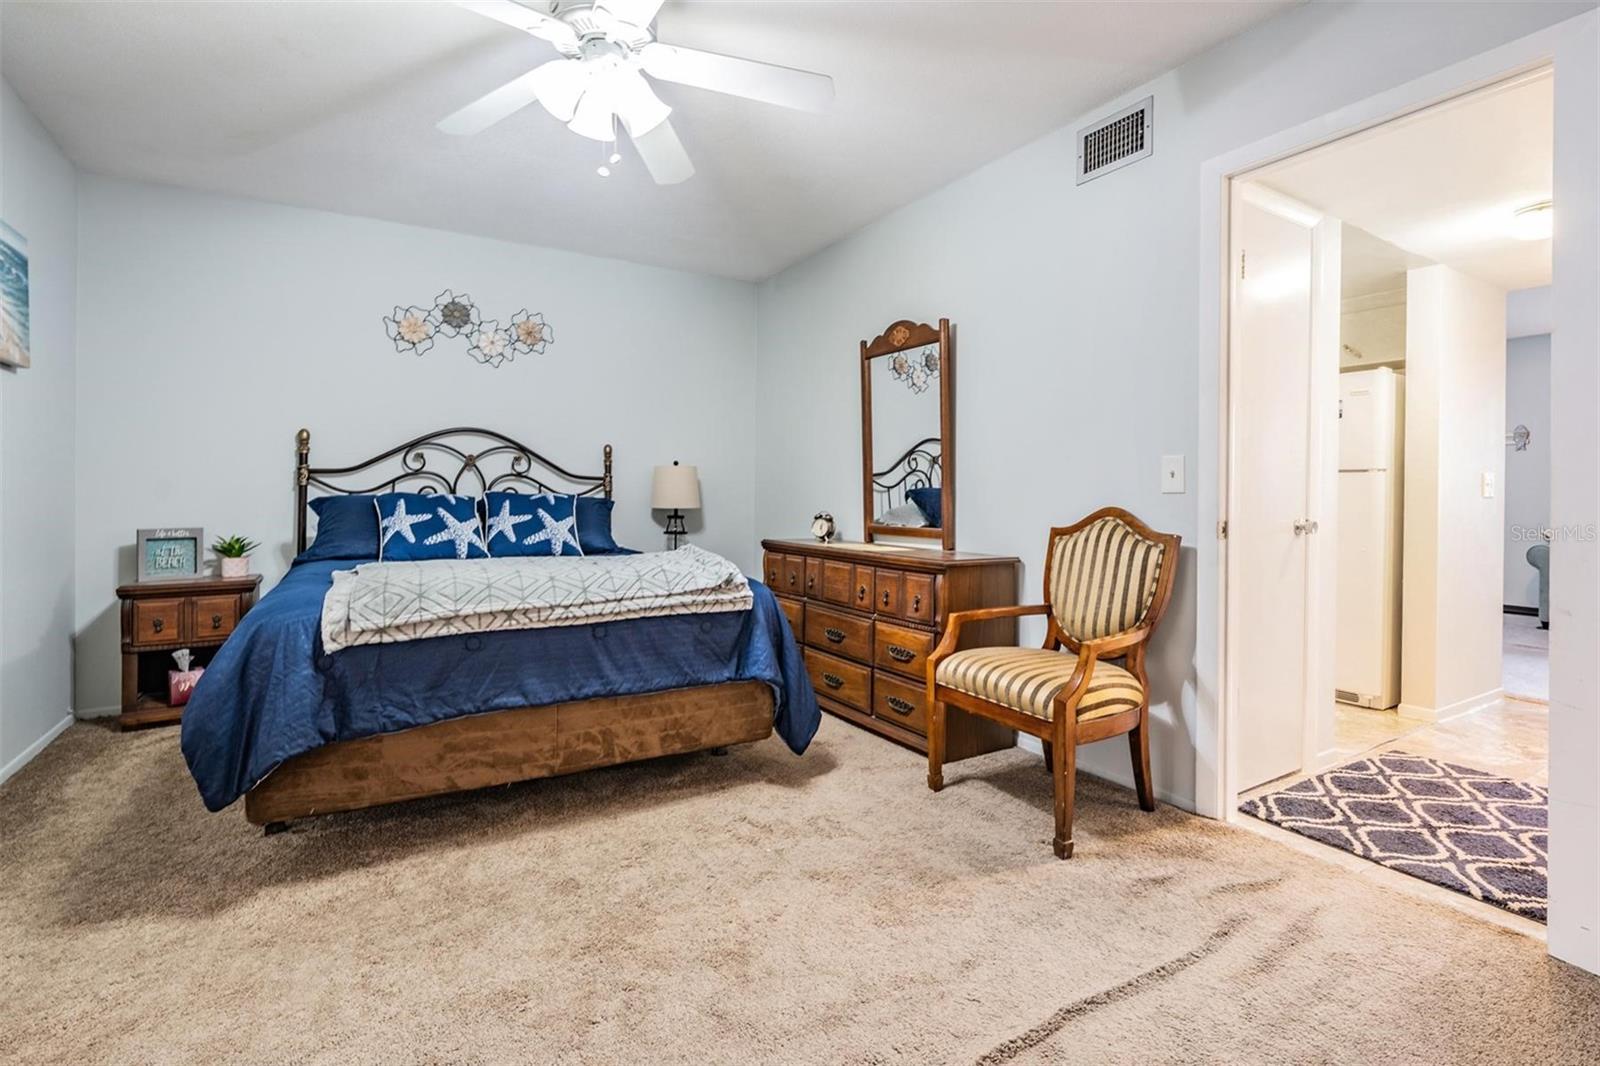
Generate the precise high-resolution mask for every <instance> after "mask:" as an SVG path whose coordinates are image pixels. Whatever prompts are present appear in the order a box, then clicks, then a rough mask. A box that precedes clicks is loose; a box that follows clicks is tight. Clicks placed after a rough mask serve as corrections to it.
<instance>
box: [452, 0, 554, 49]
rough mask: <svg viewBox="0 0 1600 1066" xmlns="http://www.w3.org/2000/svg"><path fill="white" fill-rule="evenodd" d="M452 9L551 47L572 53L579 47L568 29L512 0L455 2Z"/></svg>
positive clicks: (541, 12) (542, 12)
mask: <svg viewBox="0 0 1600 1066" xmlns="http://www.w3.org/2000/svg"><path fill="white" fill-rule="evenodd" d="M455 5H456V6H457V7H464V8H466V9H467V10H468V11H472V12H475V13H477V14H479V15H482V16H484V17H485V18H491V19H494V20H495V21H496V22H503V23H505V24H506V25H507V26H514V27H516V28H517V29H519V30H521V31H522V32H524V33H531V34H533V35H534V36H535V37H539V38H541V39H543V40H546V41H549V42H550V43H551V44H554V45H557V46H562V45H566V46H569V47H571V48H574V49H576V48H577V47H578V35H577V33H575V32H574V31H573V29H572V27H571V26H568V25H567V24H566V23H565V22H562V21H561V20H560V19H558V18H556V17H555V16H553V15H551V14H549V13H548V12H546V11H535V10H534V9H533V8H529V7H524V6H523V5H521V4H519V3H516V2H515V0H455Z"/></svg>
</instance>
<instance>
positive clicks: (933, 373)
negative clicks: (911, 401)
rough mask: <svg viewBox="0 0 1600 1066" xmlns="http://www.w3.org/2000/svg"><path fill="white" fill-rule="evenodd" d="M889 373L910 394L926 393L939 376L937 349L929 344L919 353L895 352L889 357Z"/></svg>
mask: <svg viewBox="0 0 1600 1066" xmlns="http://www.w3.org/2000/svg"><path fill="white" fill-rule="evenodd" d="M889 373H890V374H892V375H894V379H895V380H896V381H903V382H905V383H906V388H908V389H910V390H911V391H912V392H926V391H927V390H928V386H929V385H931V384H932V383H933V379H934V378H936V377H938V376H939V349H938V348H937V347H935V346H934V345H931V344H930V345H928V346H927V347H926V348H924V349H922V351H920V352H896V353H894V355H892V356H890V357H889Z"/></svg>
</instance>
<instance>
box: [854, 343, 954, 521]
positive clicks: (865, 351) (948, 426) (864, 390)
mask: <svg viewBox="0 0 1600 1066" xmlns="http://www.w3.org/2000/svg"><path fill="white" fill-rule="evenodd" d="M930 344H937V345H938V346H939V517H940V518H941V519H942V520H943V525H942V526H940V527H939V528H938V529H933V528H930V527H926V526H923V527H916V526H885V525H879V524H878V523H877V522H875V521H873V519H874V518H876V517H877V510H876V506H875V504H874V502H873V492H872V473H873V471H872V374H871V370H872V361H873V360H874V359H881V358H882V357H884V356H886V355H893V354H894V353H896V352H903V351H906V350H908V349H911V348H924V347H927V346H928V345H930ZM955 355H956V353H955V338H954V332H953V331H952V329H951V327H950V320H949V319H948V318H941V319H940V320H939V325H938V326H937V327H935V326H930V325H928V324H927V323H926V322H912V321H911V320H910V319H901V320H900V321H898V322H893V323H890V325H889V327H888V328H887V329H885V330H884V331H883V332H882V333H880V334H878V336H877V337H875V338H874V339H873V340H871V341H862V342H861V505H862V506H861V520H862V524H863V525H864V526H865V528H866V535H865V537H864V538H863V539H864V540H865V541H867V542H868V543H871V542H872V540H873V538H874V537H875V536H890V537H928V538H935V539H939V540H941V541H942V543H943V545H944V550H945V551H954V550H955V547H956V383H955V378H956V361H955Z"/></svg>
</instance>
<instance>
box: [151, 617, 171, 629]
mask: <svg viewBox="0 0 1600 1066" xmlns="http://www.w3.org/2000/svg"><path fill="white" fill-rule="evenodd" d="M150 628H151V629H153V630H155V631H156V632H157V633H159V632H161V631H162V630H163V629H165V628H167V622H166V619H164V618H157V619H155V620H154V621H152V622H151V623H150Z"/></svg>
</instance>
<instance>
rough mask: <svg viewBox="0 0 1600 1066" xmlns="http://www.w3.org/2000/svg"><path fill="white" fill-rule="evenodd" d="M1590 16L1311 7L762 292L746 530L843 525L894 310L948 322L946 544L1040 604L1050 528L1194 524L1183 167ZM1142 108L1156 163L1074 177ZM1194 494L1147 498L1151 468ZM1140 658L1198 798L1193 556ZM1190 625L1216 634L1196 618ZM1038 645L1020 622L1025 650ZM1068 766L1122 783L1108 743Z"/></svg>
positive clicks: (1164, 767)
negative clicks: (868, 387) (875, 368)
mask: <svg viewBox="0 0 1600 1066" xmlns="http://www.w3.org/2000/svg"><path fill="white" fill-rule="evenodd" d="M1592 6H1593V5H1592V4H1539V3H1528V4H1496V3H1486V4H1477V3H1461V4H1355V5H1345V4H1320V3H1319V4H1309V5H1306V6H1304V7H1300V8H1297V9H1295V10H1293V11H1290V12H1288V13H1286V14H1284V15H1282V16H1280V17H1278V18H1276V19H1273V20H1272V21H1270V22H1268V23H1266V24H1264V25H1263V26H1261V27H1258V28H1257V29H1255V30H1252V31H1251V32H1249V33H1246V34H1244V35H1242V36H1240V37H1238V38H1235V39H1233V40H1232V41H1229V42H1226V43H1224V44H1223V45H1221V46H1219V47H1218V48H1216V49H1214V50H1212V51H1210V52H1208V53H1206V54H1204V55H1202V56H1200V57H1198V58H1196V59H1194V60H1192V61H1191V62H1189V63H1187V64H1185V65H1184V66H1183V67H1181V68H1179V69H1178V70H1175V71H1173V72H1171V73H1169V74H1166V75H1164V76H1162V77H1160V78H1158V79H1156V80H1155V81H1153V82H1150V83H1148V84H1145V85H1142V86H1140V87H1138V88H1136V89H1132V90H1130V91H1129V92H1127V93H1126V94H1124V95H1123V96H1121V97H1119V98H1117V99H1116V100H1111V101H1107V103H1106V105H1105V106H1104V107H1100V108H1096V109H1095V110H1094V112H1093V113H1091V114H1087V115H1084V116H1082V119H1081V120H1080V121H1075V122H1072V123H1068V124H1067V125H1066V126H1065V127H1063V128H1062V129H1061V130H1059V131H1057V132H1055V133H1052V134H1049V135H1047V136H1045V137H1043V138H1041V139H1039V140H1038V141H1036V142H1034V143H1032V144H1030V145H1027V146H1026V147H1024V148H1021V149H1019V150H1018V151H1015V152H1013V153H1011V154H1010V155H1007V156H1005V157H1003V158H1001V159H999V160H996V161H995V162H993V163H991V164H989V165H988V166H986V167H984V168H982V169H980V170H978V171H976V172H975V173H973V174H971V175H969V176H967V177H965V178H962V179H961V180H959V181H956V182H954V183H953V184H951V185H949V186H946V187H945V188H944V189H942V190H940V191H938V192H935V193H933V194H931V195H929V196H927V197H925V198H924V199H922V200H919V201H917V202H916V203H913V204H911V205H909V206H907V207H904V208H902V209H900V210H899V211H896V212H895V213H893V214H891V215H889V216H888V217H886V218H884V219H882V220H881V221H879V222H877V223H875V224H873V225H871V226H869V227H867V228H866V229H865V230H863V231H861V232H860V233H857V234H855V235H854V236H851V237H849V238H847V239H846V240H844V241H841V242H839V243H838V244H836V245H834V246H833V247H831V248H828V249H826V250H824V251H822V252H820V253H818V254H817V255H815V256H813V257H811V258H810V259H807V260H805V261H803V262H801V263H799V264H796V265H795V266H793V267H791V268H790V269H788V270H786V271H784V272H783V273H781V274H779V275H778V276H776V277H774V278H772V279H771V280H769V281H767V282H765V283H763V285H762V286H761V291H760V315H759V325H760V361H759V366H760V404H761V407H762V410H763V411H764V412H765V417H764V418H763V420H762V423H761V427H760V428H761V432H762V438H761V454H762V460H761V467H762V470H763V471H764V472H765V475H766V476H764V477H763V478H761V479H760V480H759V481H758V482H757V488H756V521H757V526H758V529H759V531H760V533H761V534H762V535H764V536H792V535H795V534H800V533H803V532H804V530H805V528H806V522H807V520H808V519H809V517H810V516H811V515H812V514H813V513H814V512H816V511H819V510H829V511H832V512H833V514H834V515H835V516H836V517H837V518H838V519H839V523H840V528H841V530H843V531H844V532H845V533H846V535H848V536H852V537H857V536H859V535H860V531H861V521H862V520H861V514H860V507H861V504H860V500H861V492H860V487H859V483H858V481H859V477H860V473H859V472H860V469H861V465H860V464H861V461H860V452H859V448H860V443H859V441H860V430H859V420H860V416H859V413H858V411H857V407H856V394H857V391H858V388H859V386H858V383H857V382H858V375H859V364H858V347H857V346H858V344H859V342H860V341H861V340H862V339H863V338H871V337H873V336H875V335H876V334H877V333H878V332H879V331H881V330H882V328H883V327H884V326H885V325H887V324H888V323H890V322H893V321H895V320H896V319H900V318H911V319H916V320H923V321H933V320H936V319H938V318H939V317H941V316H944V317H948V318H949V319H951V320H952V321H953V322H954V323H955V325H956V330H957V345H956V346H957V372H956V383H957V387H956V395H957V400H956V406H957V409H958V427H959V461H958V464H957V479H958V490H957V499H958V521H957V530H958V533H957V536H958V541H959V545H958V546H959V547H961V548H963V549H967V550H972V551H981V552H991V553H996V554H1003V555H1016V556H1018V557H1020V558H1021V559H1022V560H1023V562H1024V564H1025V570H1024V577H1023V589H1022V592H1023V595H1024V597H1025V599H1027V600H1037V599H1038V595H1039V583H1040V580H1041V563H1042V559H1043V552H1044V542H1045V536H1046V531H1047V530H1048V528H1049V527H1050V526H1051V525H1058V524H1062V523H1064V522H1067V521H1070V520H1072V519H1075V518H1077V517H1079V516H1081V515H1083V514H1085V513H1087V512H1088V511H1090V510H1093V509H1094V508H1096V507H1100V506H1103V505H1107V504H1116V505H1119V506H1122V507H1126V508H1128V509H1129V510H1131V511H1133V512H1134V513H1135V514H1138V515H1139V516H1140V517H1142V518H1143V519H1144V520H1145V521H1147V522H1148V523H1150V524H1151V525H1153V526H1155V527H1157V528H1160V529H1166V530H1171V531H1174V532H1178V533H1181V534H1182V535H1183V538H1184V540H1185V543H1186V545H1189V546H1192V545H1193V544H1194V543H1195V538H1197V537H1201V536H1211V535H1214V534H1213V532H1212V531H1211V530H1202V529H1198V528H1197V510H1196V502H1195V501H1196V495H1195V491H1196V490H1195V485H1194V472H1195V469H1196V464H1195V457H1196V454H1197V449H1199V448H1200V447H1201V446H1202V444H1203V445H1205V446H1207V447H1211V446H1213V442H1210V441H1205V442H1202V441H1200V440H1199V439H1198V432H1199V430H1198V412H1197V402H1196V393H1197V388H1198V335H1199V326H1198V322H1199V311H1198V305H1197V300H1196V281H1195V279H1196V274H1197V270H1198V266H1199V255H1200V252H1199V238H1200V233H1199V225H1200V222H1199V219H1200V196H1201V190H1200V181H1199V178H1200V168H1201V165H1202V164H1203V162H1204V161H1206V160H1207V159H1210V158H1213V157H1215V156H1218V155H1221V154H1223V153H1224V152H1227V151H1230V150H1233V149H1235V148H1238V147H1240V146H1243V145H1246V144H1249V143H1252V142H1254V141H1256V140H1259V139H1261V138H1263V137H1266V136H1268V135H1270V134H1273V133H1275V132H1278V131H1280V130H1283V129H1286V128H1289V127H1292V126H1295V125H1297V124H1300V123H1304V122H1308V121H1311V120H1314V119H1315V118H1317V117H1318V116H1321V115H1325V114H1327V113H1329V112H1330V111H1333V110H1335V109H1337V108H1339V107H1341V106H1344V105H1348V104H1350V103H1353V102H1355V101H1358V100H1361V99H1364V98H1366V97H1369V96H1371V95H1373V94H1375V93H1378V92H1380V91H1382V90H1385V89H1388V88H1391V87H1393V86H1396V85H1399V84H1402V83H1404V82H1406V81H1408V80H1411V79H1413V78H1416V77H1419V76H1421V75H1423V74H1426V73H1429V72H1432V71H1435V70H1438V69H1440V68H1441V67H1444V66H1447V65H1449V64H1451V63H1453V62H1457V61H1459V60H1462V59H1465V58H1468V57H1470V56H1473V55H1477V54H1480V53H1482V52H1485V51H1487V50H1489V49H1491V48H1493V47H1495V46H1496V45H1499V44H1502V43H1504V42H1506V41H1509V40H1514V39H1516V38H1518V37H1521V36H1524V35H1526V34H1528V33H1531V32H1533V31H1535V30H1537V29H1539V28H1541V27H1544V26H1546V25H1549V24H1551V23H1554V22H1557V21H1560V20H1562V19H1565V18H1568V17H1571V16H1573V15H1576V14H1578V13H1580V12H1582V11H1584V10H1587V9H1589V8H1590V7H1592ZM1148 94H1153V95H1154V97H1155V133H1154V141H1155V151H1154V153H1153V155H1152V156H1151V157H1150V158H1148V159H1145V160H1142V161H1140V162H1137V163H1134V164H1133V165H1131V166H1129V167H1126V168H1125V169H1122V170H1119V171H1117V172H1115V173H1112V174H1110V175H1108V176H1105V177H1103V178H1099V179H1096V180H1094V181H1092V182H1089V183H1088V184H1085V185H1081V186H1075V185H1074V183H1073V173H1074V167H1073V164H1074V131H1075V130H1076V129H1078V128H1079V127H1080V126H1082V125H1084V124H1086V123H1087V122H1089V121H1092V120H1094V119H1096V118H1099V117H1101V116H1103V115H1106V114H1109V113H1111V112H1112V111H1114V110H1116V109H1117V108H1119V107H1121V106H1123V105H1124V104H1127V103H1131V102H1133V101H1134V100H1137V99H1139V98H1141V97H1143V96H1145V95H1148ZM1166 454H1182V455H1184V456H1186V457H1187V460H1188V463H1187V465H1188V471H1189V479H1190V491H1189V493H1188V494H1186V495H1163V494H1162V493H1161V492H1160V491H1159V487H1158V486H1159V466H1160V459H1161V456H1163V455H1166ZM1183 565H1184V567H1185V570H1184V572H1183V573H1181V574H1180V576H1179V581H1178V587H1177V592H1176V596H1175V598H1174V601H1173V605H1172V608H1171V610H1170V612H1169V614H1168V616H1167V621H1166V622H1165V623H1164V626H1163V631H1162V633H1161V634H1160V636H1159V638H1158V640H1157V642H1156V647H1155V649H1154V653H1153V661H1152V662H1151V664H1150V671H1151V677H1152V686H1153V702H1154V703H1155V704H1156V706H1155V709H1154V737H1153V740H1152V749H1153V752H1152V760H1153V764H1154V771H1155V777H1156V781H1157V787H1158V789H1159V790H1160V791H1161V793H1162V794H1163V795H1165V796H1166V797H1167V798H1169V799H1171V800H1172V801H1174V802H1177V803H1180V804H1182V805H1185V806H1192V805H1193V802H1194V769H1195V747H1194V743H1193V733H1192V729H1193V723H1194V715H1195V702H1194V691H1193V690H1194V684H1195V676H1196V671H1195V635H1196V625H1197V624H1199V620H1197V619H1196V616H1195V596H1194V556H1193V552H1192V550H1191V549H1190V548H1189V547H1186V548H1185V550H1184V553H1183ZM1204 624H1206V625H1213V624H1214V622H1213V621H1212V620H1211V619H1206V620H1204ZM1041 636H1042V633H1041V632H1040V631H1039V630H1038V628H1037V627H1030V626H1025V627H1024V629H1023V633H1022V638H1023V643H1033V642H1036V641H1037V640H1038V639H1040V637H1041ZM1079 765H1080V766H1082V767H1084V768H1085V769H1087V770H1089V771H1090V772H1093V773H1097V774H1101V775H1104V776H1106V777H1110V778H1112V779H1115V780H1120V781H1123V782H1128V781H1130V780H1131V775H1130V769H1129V763H1128V756H1127V746H1126V745H1125V744H1121V743H1120V742H1117V743H1111V742H1108V743H1105V744H1101V745H1097V746H1092V747H1091V748H1089V749H1086V751H1085V752H1084V754H1083V755H1082V756H1081V757H1080V763H1079Z"/></svg>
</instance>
